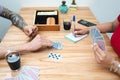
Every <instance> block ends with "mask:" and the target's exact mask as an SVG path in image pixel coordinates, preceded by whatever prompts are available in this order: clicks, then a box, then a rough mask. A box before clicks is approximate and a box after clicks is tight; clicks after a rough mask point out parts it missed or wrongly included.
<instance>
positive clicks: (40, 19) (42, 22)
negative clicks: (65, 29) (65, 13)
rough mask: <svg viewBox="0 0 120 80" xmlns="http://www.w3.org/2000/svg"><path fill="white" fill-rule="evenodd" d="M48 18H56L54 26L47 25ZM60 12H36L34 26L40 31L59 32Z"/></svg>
mask: <svg viewBox="0 0 120 80" xmlns="http://www.w3.org/2000/svg"><path fill="white" fill-rule="evenodd" d="M48 18H54V24H47V19H48ZM59 21H60V20H59V12H58V10H36V12H35V20H34V25H36V26H37V27H38V29H39V31H59V30H60V22H59Z"/></svg>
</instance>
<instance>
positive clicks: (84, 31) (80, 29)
mask: <svg viewBox="0 0 120 80" xmlns="http://www.w3.org/2000/svg"><path fill="white" fill-rule="evenodd" d="M87 33H89V28H88V27H77V28H75V29H74V30H73V34H74V35H78V36H79V35H82V34H87Z"/></svg>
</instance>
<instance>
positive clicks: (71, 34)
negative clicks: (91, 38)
mask: <svg viewBox="0 0 120 80" xmlns="http://www.w3.org/2000/svg"><path fill="white" fill-rule="evenodd" d="M64 37H65V38H66V39H68V40H70V41H72V42H77V41H79V40H81V39H83V38H85V37H87V34H84V35H80V36H76V37H75V36H74V34H73V33H70V34H67V35H65V36H64Z"/></svg>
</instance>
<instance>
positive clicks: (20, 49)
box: [0, 44, 28, 59]
mask: <svg viewBox="0 0 120 80" xmlns="http://www.w3.org/2000/svg"><path fill="white" fill-rule="evenodd" d="M7 50H11V51H18V52H24V51H28V50H27V49H26V44H24V45H18V46H10V47H5V46H1V47H0V59H1V58H5V55H6V54H7Z"/></svg>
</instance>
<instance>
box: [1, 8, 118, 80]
mask: <svg viewBox="0 0 120 80" xmlns="http://www.w3.org/2000/svg"><path fill="white" fill-rule="evenodd" d="M39 9H57V8H55V7H49V8H24V7H23V8H22V9H21V11H20V14H21V16H22V17H23V18H24V19H25V21H26V22H27V23H28V24H30V25H33V22H34V13H35V10H39ZM73 15H76V17H77V21H78V20H80V19H85V20H88V21H91V22H93V23H96V24H99V23H98V21H97V20H96V18H95V16H94V15H93V14H92V12H91V11H90V9H89V8H88V7H79V8H78V9H77V10H69V11H68V13H67V14H61V13H60V31H40V32H39V34H40V35H42V36H44V37H46V38H47V39H50V40H53V41H60V42H62V44H63V48H62V49H61V50H55V49H48V48H45V49H40V51H38V52H31V53H27V52H26V53H25V54H24V55H21V62H22V66H38V67H39V68H40V80H119V77H118V76H117V75H116V74H114V73H112V72H110V71H109V70H108V69H105V68H103V67H101V65H100V64H97V62H96V60H95V56H94V53H93V50H92V48H91V45H92V42H91V39H90V36H89V35H88V36H87V37H86V38H84V39H83V40H80V41H79V42H77V43H72V42H70V41H69V40H67V39H65V38H64V36H65V35H66V34H69V33H70V32H71V30H70V31H65V30H64V29H63V20H64V19H71V18H72V16H73ZM77 26H81V27H84V26H82V25H80V24H77ZM103 36H104V38H105V42H106V48H107V50H108V51H109V53H110V54H111V55H112V56H114V57H116V58H117V55H116V54H115V52H114V50H113V49H112V47H111V45H110V41H109V39H108V37H107V35H106V34H103ZM27 40H28V37H27V36H26V35H25V34H24V32H22V31H21V30H20V29H18V28H17V27H15V26H13V25H12V26H11V27H10V29H9V30H8V32H7V34H6V35H5V37H4V39H3V41H2V42H1V45H6V46H10V45H17V44H23V43H25V42H26V41H27ZM50 52H55V53H59V54H60V55H61V57H62V58H61V60H60V61H53V60H51V59H49V58H48V57H47V56H48V54H49V53H50ZM15 75H16V73H15ZM11 76H14V75H13V72H12V71H11V70H10V68H9V66H8V64H7V63H6V60H5V59H2V60H0V80H4V79H5V78H6V77H11Z"/></svg>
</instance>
